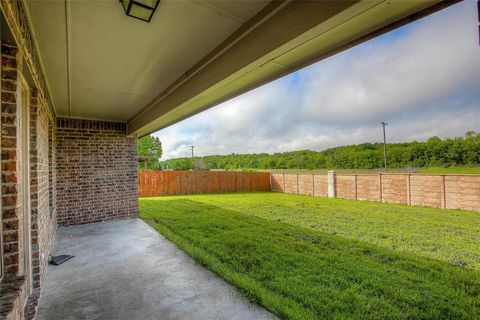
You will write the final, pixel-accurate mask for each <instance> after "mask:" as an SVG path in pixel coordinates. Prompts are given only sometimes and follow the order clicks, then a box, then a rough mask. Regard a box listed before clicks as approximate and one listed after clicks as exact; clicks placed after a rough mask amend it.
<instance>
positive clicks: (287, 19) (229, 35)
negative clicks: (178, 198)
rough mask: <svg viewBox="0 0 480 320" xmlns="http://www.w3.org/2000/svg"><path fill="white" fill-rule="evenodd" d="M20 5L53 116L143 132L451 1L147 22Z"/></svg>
mask: <svg viewBox="0 0 480 320" xmlns="http://www.w3.org/2000/svg"><path fill="white" fill-rule="evenodd" d="M25 3H26V9H27V11H28V15H29V20H30V23H31V25H32V29H33V34H34V37H35V40H36V43H37V46H38V51H39V54H40V58H41V61H42V66H43V69H44V72H45V74H46V78H47V82H48V87H49V90H50V93H51V96H52V99H53V103H54V107H55V110H56V112H57V114H58V115H59V116H65V117H75V118H88V119H99V120H109V121H122V122H127V123H128V131H129V133H130V134H137V135H139V136H142V135H145V134H148V133H151V132H154V131H156V130H158V129H160V128H164V127H166V126H168V125H170V124H172V123H175V122H177V121H179V120H182V119H184V118H186V117H188V116H191V115H193V114H195V113H198V112H200V111H202V110H205V109H206V108H209V107H211V106H213V105H215V104H218V103H220V102H222V101H225V100H227V99H229V98H231V97H233V96H235V95H238V94H240V93H243V92H245V91H247V90H249V89H252V88H255V87H257V86H259V85H261V84H263V83H266V82H268V81H271V80H273V79H276V78H278V77H280V76H282V75H285V74H288V73H290V72H292V71H294V70H296V69H298V68H300V67H303V66H305V65H308V64H310V63H313V62H315V61H318V60H320V59H322V58H325V57H326V56H329V55H331V54H333V53H335V52H338V51H341V50H344V49H346V48H348V47H349V46H351V45H354V44H356V43H358V42H360V41H364V40H365V38H366V37H372V36H375V35H376V34H375V33H373V32H377V34H378V30H381V29H382V28H384V27H385V26H388V25H391V24H392V23H395V22H398V21H399V20H401V19H405V18H408V19H410V20H411V19H414V18H416V17H417V18H418V17H420V16H423V15H425V14H428V13H430V12H433V11H436V10H438V9H440V8H442V7H444V6H446V5H447V4H445V3H443V2H442V3H439V1H392V2H390V1H382V0H378V1H360V2H355V1H305V2H303V1H273V2H269V1H266V0H260V1H233V0H231V1H209V0H192V1H166V0H162V1H161V2H160V4H159V6H158V8H157V11H156V12H155V14H154V16H153V19H152V21H151V22H150V23H145V22H142V21H139V20H136V19H132V18H130V17H127V16H126V15H125V14H124V12H123V11H122V10H123V9H122V6H121V4H120V3H119V2H118V1H116V0H112V1H60V0H59V1H26V2H25ZM413 14H415V15H417V16H416V17H415V16H413V17H412V15H413ZM410 20H407V22H408V21H410ZM404 21H405V20H404ZM402 23H403V22H402ZM372 33H373V34H372Z"/></svg>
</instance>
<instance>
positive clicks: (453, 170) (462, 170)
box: [245, 166, 480, 174]
mask: <svg viewBox="0 0 480 320" xmlns="http://www.w3.org/2000/svg"><path fill="white" fill-rule="evenodd" d="M329 170H334V171H335V172H337V173H339V174H355V173H356V174H364V173H383V172H384V170H383V168H377V169H314V170H311V169H245V171H262V172H272V173H309V174H313V173H315V174H327V172H328V171H329ZM388 172H389V173H406V172H407V173H408V172H410V173H425V174H480V166H451V167H430V168H418V169H414V168H407V169H402V168H390V169H388Z"/></svg>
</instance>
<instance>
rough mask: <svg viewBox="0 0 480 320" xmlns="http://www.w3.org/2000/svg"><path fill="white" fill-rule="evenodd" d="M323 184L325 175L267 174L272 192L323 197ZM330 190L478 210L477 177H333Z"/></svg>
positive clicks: (365, 197)
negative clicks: (269, 176)
mask: <svg viewBox="0 0 480 320" xmlns="http://www.w3.org/2000/svg"><path fill="white" fill-rule="evenodd" d="M312 182H313V183H312ZM327 185H328V179H327V175H325V174H314V175H312V174H296V173H273V174H272V175H271V190H272V191H279V192H285V193H293V194H307V195H312V194H313V195H315V196H321V197H326V196H327ZM334 187H335V193H336V197H337V198H343V199H353V200H369V201H378V202H384V203H398V204H407V205H417V206H425V207H434V208H446V209H464V210H474V211H480V175H421V174H402V173H399V174H396V173H382V174H358V175H355V174H336V176H335V184H334Z"/></svg>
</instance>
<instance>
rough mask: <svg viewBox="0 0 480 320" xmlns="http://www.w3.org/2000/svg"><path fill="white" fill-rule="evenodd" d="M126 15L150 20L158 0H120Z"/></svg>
mask: <svg viewBox="0 0 480 320" xmlns="http://www.w3.org/2000/svg"><path fill="white" fill-rule="evenodd" d="M120 2H121V3H122V5H123V9H124V10H125V14H126V15H127V16H130V17H133V18H136V19H140V20H143V21H146V22H150V20H151V19H152V16H153V14H154V13H155V9H157V6H158V3H159V2H160V0H120Z"/></svg>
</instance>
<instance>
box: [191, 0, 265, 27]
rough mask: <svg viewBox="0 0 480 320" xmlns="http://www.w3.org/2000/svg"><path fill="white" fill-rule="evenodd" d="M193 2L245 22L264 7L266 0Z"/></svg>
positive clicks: (200, 0)
mask: <svg viewBox="0 0 480 320" xmlns="http://www.w3.org/2000/svg"><path fill="white" fill-rule="evenodd" d="M194 2H195V3H197V4H199V5H201V6H204V7H206V8H208V9H209V10H212V11H213V12H216V13H217V14H219V15H224V16H227V17H230V18H232V19H234V20H237V21H239V22H241V23H244V22H246V21H247V20H248V19H250V18H251V17H252V16H253V15H254V14H256V13H257V12H258V11H259V10H260V9H262V8H263V7H265V5H266V4H267V3H268V2H269V1H268V0H242V1H238V0H196V1H194Z"/></svg>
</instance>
